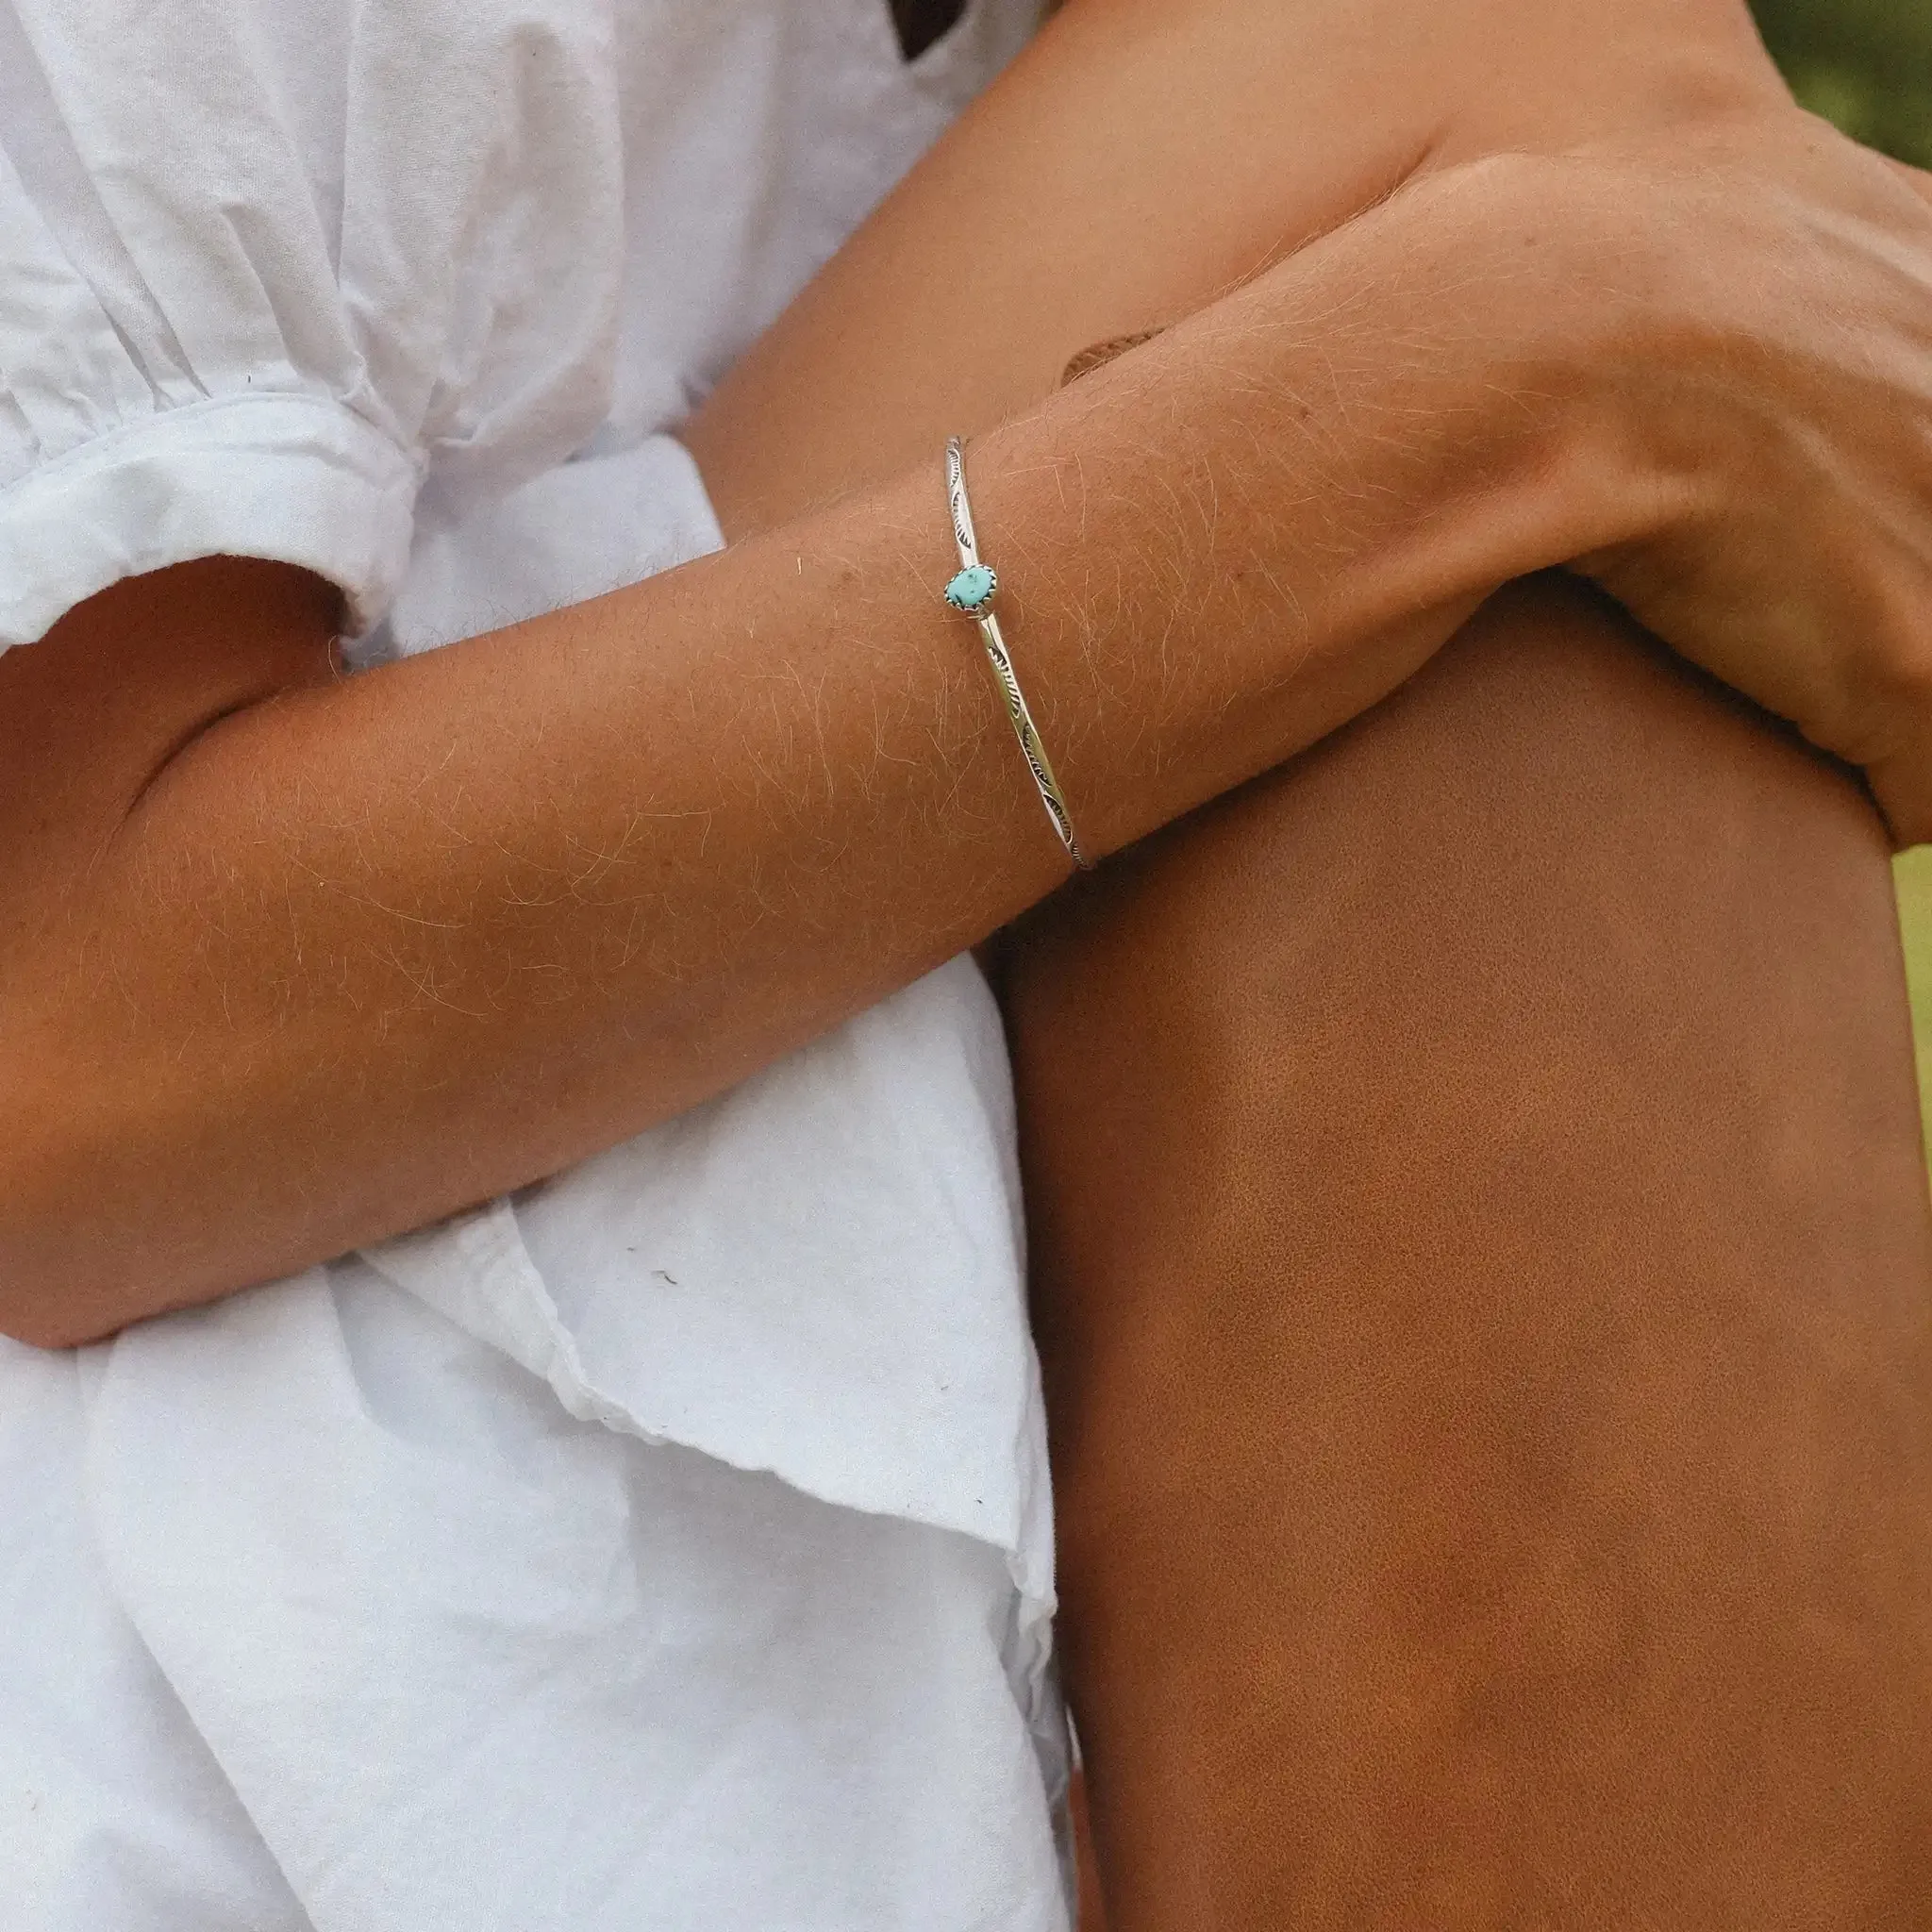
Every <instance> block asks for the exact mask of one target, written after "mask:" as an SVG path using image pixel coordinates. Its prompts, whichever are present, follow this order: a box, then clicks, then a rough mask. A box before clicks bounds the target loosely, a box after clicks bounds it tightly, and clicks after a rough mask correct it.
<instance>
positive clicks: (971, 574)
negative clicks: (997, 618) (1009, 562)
mask: <svg viewBox="0 0 1932 1932" xmlns="http://www.w3.org/2000/svg"><path fill="white" fill-rule="evenodd" d="M999 587H1000V580H999V578H998V577H996V576H995V575H993V574H992V572H991V571H990V570H988V569H987V567H986V565H985V564H983V563H974V564H969V565H968V566H967V567H966V568H965V569H964V570H962V571H961V572H960V573H959V575H958V576H956V577H955V578H954V579H953V581H952V582H951V583H950V584H948V585H947V586H946V602H947V603H948V604H950V605H951V606H952V607H953V608H954V609H955V610H963V611H964V612H965V613H966V615H967V616H968V617H977V616H978V615H979V613H980V612H981V611H982V610H984V609H985V608H986V607H987V606H988V605H989V604H991V602H992V593H993V592H994V591H996V590H998V589H999Z"/></svg>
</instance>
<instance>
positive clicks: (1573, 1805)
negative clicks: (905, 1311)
mask: <svg viewBox="0 0 1932 1932" xmlns="http://www.w3.org/2000/svg"><path fill="white" fill-rule="evenodd" d="M1009 973H1010V977H1009V983H1008V1012H1009V1018H1010V1021H1011V1026H1012V1033H1013V1041H1014V1047H1015V1053H1016V1061H1017V1067H1018V1073H1019V1079H1020V1088H1021V1096H1022V1118H1023V1123H1024V1148H1025V1159H1026V1183H1027V1191H1028V1197H1029V1202H1030V1213H1031V1217H1032V1231H1033V1238H1034V1284H1035V1295H1036V1318H1037V1323H1038V1327H1039V1332H1040V1337H1041V1346H1042V1351H1043V1356H1044V1359H1045V1363H1046V1369H1047V1376H1048V1394H1049V1409H1050V1413H1051V1417H1052V1422H1053V1428H1054V1441H1055V1470H1056V1479H1057V1482H1058V1497H1059V1506H1058V1507H1059V1514H1060V1523H1061V1563H1062V1570H1063V1587H1064V1603H1065V1610H1064V1616H1063V1621H1062V1643H1063V1647H1064V1657H1065V1663H1066V1670H1067V1676H1068V1682H1069V1687H1070V1690H1071V1692H1072V1696H1073V1699H1074V1706H1075V1709H1076V1711H1077V1714H1078V1717H1079V1720H1080V1723H1081V1725H1082V1729H1083V1735H1084V1740H1085V1744H1086V1748H1087V1753H1088V1761H1089V1767H1090V1781H1091V1799H1092V1806H1093V1812H1094V1819H1095V1829H1096V1837H1097V1841H1098V1846H1099V1851H1100V1859H1101V1867H1102V1871H1103V1874H1104V1876H1105V1883H1106V1887H1107V1891H1108V1910H1109V1913H1110V1920H1109V1925H1110V1932H1140V1928H1143V1927H1149V1928H1151V1927H1159V1928H1161V1932H1191V1928H1194V1927H1201V1928H1207V1927H1209V1926H1212V1927H1214V1928H1217V1932H1235V1928H1246V1927H1257V1928H1258V1927H1271V1928H1272V1927H1287V1926H1293V1927H1295V1928H1296V1932H1314V1928H1323V1927H1335V1928H1342V1927H1346V1928H1349V1932H1372V1928H1375V1927H1385V1926H1386V1927H1391V1928H1393V1927H1402V1928H1405V1932H1414V1928H1419V1927H1424V1926H1448V1927H1456V1928H1464V1927H1471V1928H1474V1927H1491V1926H1495V1927H1511V1928H1523V1927H1539V1928H1541V1927H1551V1928H1555V1927H1565V1928H1567V1927H1573V1926H1574V1927H1577V1928H1583V1927H1589V1928H1592V1932H1600V1928H1607V1927H1621V1926H1645V1927H1651V1926H1656V1927H1667V1928H1671V1932H1691V1928H1705V1927H1720V1926H1723V1927H1731V1926H1736V1927H1740V1928H1753V1932H1772V1928H1777V1927H1786V1926H1790V1927H1799V1926H1803V1927H1832V1928H1851V1927H1857V1928H1872V1927H1880V1926H1884V1927H1898V1928H1900V1932H1905V1928H1907V1927H1911V1928H1923V1927H1924V1926H1925V1925H1926V1924H1932V1222H1928V1213H1927V1204H1926V1189H1925V1176H1924V1167H1923V1165H1922V1158H1921V1152H1920V1139H1919V1128H1918V1119H1917V1111H1916V1104H1915V1099H1914V1094H1913V1091H1912V1083H1911V1058H1910V1052H1909V1046H1908V1041H1907V1019H1906V1010H1905V1000H1904V993H1903V988H1902V980H1901V975H1900V971H1899V964H1898V958H1897V942H1896V936H1895V929H1894V924H1893V914H1892V909H1891V904H1890V893H1889V878H1888V870H1887V866H1886V857H1885V850H1884V845H1883V841H1882V840H1881V838H1880V835H1879V832H1878V829H1877V826H1876V824H1875V823H1874V819H1873V818H1872V816H1871V814H1870V813H1869V811H1868V809H1867V808H1866V807H1865V805H1864V803H1863V801H1862V799H1861V798H1860V797H1859V795H1858V794H1857V791H1855V790H1854V788H1853V787H1852V786H1851V785H1849V784H1848V783H1847V782H1845V781H1844V780H1843V779H1842V778H1840V776H1839V775H1838V774H1835V773H1831V772H1827V771H1826V770H1824V768H1822V767H1821V766H1820V765H1819V764H1818V763H1817V762H1815V761H1814V760H1813V759H1812V758H1809V757H1808V756H1807V755H1806V754H1805V753H1804V752H1803V751H1802V750H1800V749H1798V748H1796V747H1794V746H1792V745H1791V744H1790V743H1788V742H1786V741H1782V740H1781V739H1779V738H1778V737H1776V736H1774V734H1773V733H1772V732H1771V731H1770V730H1769V729H1767V728H1764V727H1762V726H1761V725H1760V724H1757V722H1756V721H1754V720H1751V719H1748V718H1746V717H1745V716H1743V715H1741V714H1740V712H1739V711H1738V710H1736V709H1735V708H1732V707H1731V706H1729V705H1728V703H1727V702H1725V701H1724V700H1722V699H1719V698H1716V697H1714V696H1712V695H1710V694H1709V693H1707V691H1706V690H1705V689H1703V688H1702V687H1701V686H1696V685H1693V684H1692V683H1691V681H1690V679H1689V678H1688V677H1687V676H1686V675H1684V674H1682V673H1680V672H1678V671H1677V670H1676V669H1675V668H1674V667H1673V666H1671V665H1670V664H1668V663H1667V662H1665V661H1663V660H1662V659H1661V658H1659V657H1658V656H1657V655H1656V654H1654V653H1653V652H1652V651H1651V650H1650V649H1649V648H1648V647H1647V646H1646V645H1645V644H1643V643H1641V641H1636V640H1634V639H1632V638H1631V637H1629V636H1628V635H1626V634H1624V632H1623V630H1622V629H1621V628H1620V627H1619V626H1618V625H1616V623H1615V622H1614V621H1613V620H1611V619H1608V618H1607V617H1605V616H1604V615H1602V614H1601V613H1599V612H1598V611H1597V610H1596V609H1595V608H1593V607H1590V606H1586V605H1585V604H1583V602H1582V601H1581V599H1580V598H1579V597H1577V596H1576V595H1575V594H1574V593H1572V592H1568V591H1561V590H1558V589H1557V588H1555V587H1553V586H1551V585H1541V586H1534V587H1528V588H1525V589H1523V590H1519V591H1514V592H1511V593H1509V594H1508V595H1507V597H1506V598H1504V599H1502V600H1499V602H1498V603H1497V604H1496V605H1494V606H1492V607H1491V608H1490V610H1489V611H1487V612H1486V613H1485V614H1484V615H1483V617H1482V618H1481V619H1479V620H1478V621H1477V623H1476V624H1475V625H1474V626H1473V627H1472V629H1471V631H1470V632H1469V633H1468V634H1467V635H1466V636H1465V638H1464V639H1462V640H1461V641H1459V642H1458V643H1457V645H1455V646H1454V647H1452V648H1451V650H1450V651H1449V652H1448V653H1446V654H1445V655H1444V656H1443V657H1442V658H1441V659H1439V660H1438V661H1437V662H1436V663H1435V664H1433V665H1432V666H1431V667H1430V668H1429V669H1428V670H1427V671H1425V672H1424V674H1423V675H1422V676H1420V677H1419V678H1418V679H1417V680H1415V682H1414V683H1413V684H1412V685H1411V686H1409V687H1408V688H1407V689H1406V690H1405V691H1401V692H1399V693H1398V694H1397V695H1396V696H1395V697H1394V698H1393V699H1391V700H1390V701H1389V702H1388V703H1387V704H1386V705H1384V706H1383V707H1382V708H1380V709H1378V710H1377V711H1375V712H1374V713H1372V714H1371V715H1370V716H1369V717H1368V718H1367V719H1365V720H1363V721H1360V722H1359V723H1357V724H1356V725H1355V726H1353V727H1351V728H1350V729H1349V730H1348V731H1346V732H1344V733H1342V734H1341V736H1340V737H1338V738H1337V739H1335V740H1333V741H1329V742H1328V743H1326V744H1324V745H1323V746H1321V747H1319V748H1318V749H1317V750H1316V751H1315V752H1314V753H1312V754H1310V755H1309V756H1307V758H1304V759H1302V760H1300V761H1299V762H1298V763H1296V764H1295V765H1294V766H1293V767H1291V768H1290V769H1289V770H1287V771H1284V772H1282V773H1280V774H1275V775H1274V777H1272V778H1270V779H1268V780H1266V781H1263V782H1262V783H1259V784H1257V785H1256V786H1254V787H1251V788H1249V789H1248V790H1247V791H1244V792H1242V793H1241V794H1239V795H1237V796H1235V797H1234V798H1231V799H1228V800H1225V801H1223V802H1222V803H1221V804H1219V805H1217V806H1215V807H1213V808H1209V809H1208V810H1207V811H1205V812H1203V813H1201V814H1198V815H1197V816H1196V817H1195V818H1193V819H1191V820H1190V821H1188V822H1187V823H1185V824H1182V825H1181V826H1178V827H1175V828H1174V829H1173V830H1172V831H1170V832H1169V833H1167V834H1164V835H1162V836H1161V837H1160V838H1158V839H1157V840H1155V841H1150V842H1149V843H1148V844H1146V845H1145V846H1143V847H1141V848H1140V849H1138V850H1136V851H1135V852H1134V853H1132V854H1129V855H1127V856H1126V857H1125V858H1123V859H1122V860H1119V861H1116V862H1114V863H1112V864H1110V865H1109V866H1108V868H1107V870H1106V871H1105V872H1104V873H1103V874H1101V875H1100V876H1099V877H1098V878H1097V879H1096V880H1094V881H1092V882H1091V883H1090V884H1088V885H1087V886H1086V887H1085V888H1084V889H1083V890H1080V891H1074V892H1070V893H1068V894H1066V895H1065V896H1063V897H1062V898H1061V899H1060V900H1058V901H1057V902H1056V903H1055V904H1054V905H1052V906H1051V907H1049V908H1047V909H1046V910H1045V911H1044V912H1043V913H1042V914H1041V915H1038V916H1036V919H1035V921H1034V922H1033V924H1032V925H1031V926H1030V928H1029V929H1028V930H1027V932H1026V933H1025V934H1024V938H1023V939H1022V941H1021V943H1020V944H1019V945H1018V947H1017V948H1016V950H1015V952H1014V954H1013V956H1012V958H1011V960H1010V965H1009Z"/></svg>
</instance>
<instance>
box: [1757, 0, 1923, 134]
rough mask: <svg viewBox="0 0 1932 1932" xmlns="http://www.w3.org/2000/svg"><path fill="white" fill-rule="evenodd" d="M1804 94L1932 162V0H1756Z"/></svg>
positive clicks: (1855, 130)
mask: <svg viewBox="0 0 1932 1932" xmlns="http://www.w3.org/2000/svg"><path fill="white" fill-rule="evenodd" d="M1755 10H1756V12H1757V23H1758V25H1760V26H1761V27H1762V28H1763V29H1764V38H1765V39H1766V40H1767V41H1768V42H1770V43H1771V51H1772V52H1773V53H1774V54H1775V55H1776V56H1777V58H1778V62H1779V64H1780V65H1781V66H1782V67H1783V68H1784V71H1785V73H1786V75H1788V76H1789V77H1790V83H1791V86H1792V88H1793V89H1794V90H1795V92H1796V93H1797V96H1798V98H1799V99H1800V100H1801V101H1803V102H1804V103H1805V105H1806V106H1807V108H1812V109H1813V110H1814V111H1815V112H1817V113H1820V114H1824V115H1826V116H1828V117H1829V118H1830V119H1831V120H1833V121H1836V122H1837V123H1838V125H1840V127H1842V128H1843V129H1844V130H1845V132H1846V133H1847V134H1852V135H1856V136H1857V139H1858V140H1860V141H1869V142H1871V143H1872V144H1873V145H1874V147H1882V148H1885V149H1887V150H1888V151H1890V153H1892V154H1895V155H1897V156H1898V157H1899V158H1901V159H1902V160H1907V161H1916V162H1917V163H1918V165H1919V166H1920V167H1922V168H1932V0H1755Z"/></svg>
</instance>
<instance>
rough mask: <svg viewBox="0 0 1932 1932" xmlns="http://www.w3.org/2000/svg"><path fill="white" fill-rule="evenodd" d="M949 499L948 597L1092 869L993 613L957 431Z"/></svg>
mask: <svg viewBox="0 0 1932 1932" xmlns="http://www.w3.org/2000/svg"><path fill="white" fill-rule="evenodd" d="M946 503H947V507H948V508H950V509H951V511H952V515H953V541H954V542H955V543H957V544H958V547H959V574H958V576H956V577H955V578H954V579H953V580H952V582H951V583H949V584H948V585H947V586H946V602H947V603H948V604H949V605H950V606H951V607H952V608H954V609H955V610H957V611H958V612H959V613H960V614H961V615H962V616H965V617H970V618H972V619H973V621H974V623H975V624H976V625H978V626H979V635H980V638H981V640H982V641H984V643H985V645H986V656H987V661H988V662H989V663H990V664H991V666H992V675H993V676H994V678H995V679H996V680H997V681H998V684H999V688H1000V695H1001V696H1002V697H1004V698H1005V699H1006V701H1007V715H1008V717H1009V718H1011V719H1012V721H1013V734H1014V736H1015V737H1017V738H1018V739H1019V741H1020V749H1021V751H1023V752H1024V754H1025V757H1026V767H1027V769H1028V770H1029V771H1030V772H1031V773H1032V774H1033V782H1034V784H1035V785H1037V786H1038V787H1039V788H1040V802H1041V804H1042V805H1043V806H1045V807H1046V815H1047V817H1048V818H1050V819H1051V820H1052V821H1053V828H1054V830H1055V831H1056V832H1058V834H1059V841H1060V843H1061V844H1062V845H1064V846H1065V847H1066V848H1067V856H1068V858H1071V859H1072V860H1073V861H1074V864H1075V865H1076V866H1078V867H1079V868H1080V870H1081V871H1082V872H1091V871H1092V870H1093V861H1092V860H1091V858H1088V857H1087V855H1086V853H1085V852H1084V851H1082V850H1081V848H1080V841H1079V839H1078V838H1077V837H1076V836H1075V835H1074V819H1073V814H1072V813H1071V812H1069V811H1068V809H1067V801H1066V798H1065V795H1064V794H1063V793H1062V792H1061V791H1060V787H1059V780H1058V778H1056V777H1055V776H1054V774H1053V765H1052V762H1051V761H1050V760H1049V759H1048V758H1047V756H1046V747H1045V746H1044V745H1043V744H1041V741H1040V733H1039V732H1038V731H1037V730H1036V729H1035V728H1034V724H1033V713H1032V712H1031V711H1030V710H1028V709H1027V708H1026V698H1025V694H1024V692H1023V691H1021V689H1020V680H1019V678H1018V677H1016V676H1015V675H1013V660H1012V658H1011V657H1010V656H1009V655H1008V651H1007V641H1006V639H1005V638H1003V637H1002V636H1001V635H1000V621H999V619H998V618H997V617H995V616H994V615H993V610H992V600H993V596H994V593H995V592H996V591H998V590H999V587H1000V580H999V575H998V573H997V572H996V571H994V570H992V569H991V567H990V566H988V565H986V564H983V563H981V562H980V560H979V540H978V539H977V538H976V537H975V536H974V534H973V505H972V503H971V502H970V501H969V500H968V498H967V495H966V452H965V450H964V448H963V447H962V446H961V444H960V441H959V439H958V437H957V436H955V437H951V438H949V439H948V440H947V442H946Z"/></svg>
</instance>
